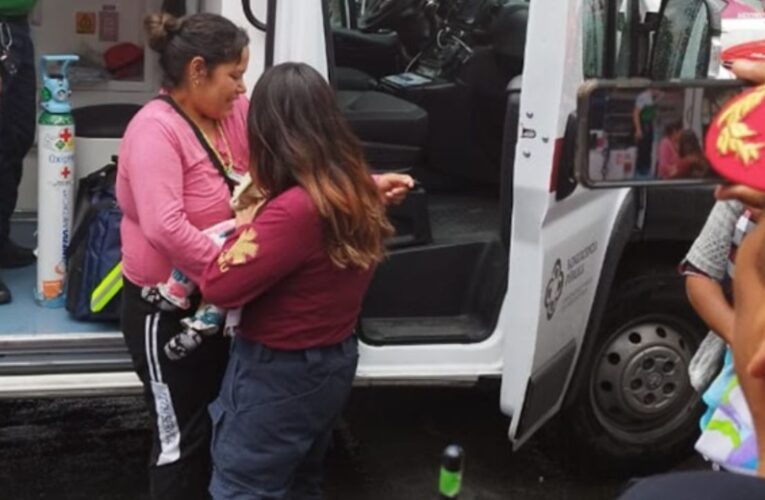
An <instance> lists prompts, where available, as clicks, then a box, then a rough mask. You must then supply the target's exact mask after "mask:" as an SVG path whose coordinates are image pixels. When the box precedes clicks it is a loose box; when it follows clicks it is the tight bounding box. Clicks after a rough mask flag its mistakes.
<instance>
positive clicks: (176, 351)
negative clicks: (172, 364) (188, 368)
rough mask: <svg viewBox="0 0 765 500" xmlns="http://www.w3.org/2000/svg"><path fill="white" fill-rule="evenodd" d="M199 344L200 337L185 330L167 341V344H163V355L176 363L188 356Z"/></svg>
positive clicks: (196, 333) (197, 333)
mask: <svg viewBox="0 0 765 500" xmlns="http://www.w3.org/2000/svg"><path fill="white" fill-rule="evenodd" d="M201 343H202V336H201V335H200V334H199V332H195V331H193V330H186V331H184V332H181V333H179V334H178V335H176V336H174V337H173V338H171V339H170V340H168V341H167V344H165V354H166V355H167V357H168V358H169V359H171V360H173V361H177V360H179V359H181V358H185V357H186V356H188V355H189V353H190V352H191V351H193V350H194V349H196V348H197V347H199V345H200V344H201Z"/></svg>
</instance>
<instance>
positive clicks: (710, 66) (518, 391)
mask: <svg viewBox="0 0 765 500" xmlns="http://www.w3.org/2000/svg"><path fill="white" fill-rule="evenodd" d="M624 1H625V2H631V0H624ZM614 4H616V5H614ZM720 5H721V4H719V2H716V1H715V0H708V1H705V2H698V1H696V0H664V1H663V2H662V4H661V10H660V11H659V13H658V16H657V17H656V18H654V19H655V20H656V21H658V22H656V21H654V22H653V23H652V25H653V26H654V27H653V30H654V31H655V32H654V33H652V34H651V37H650V39H651V40H652V41H653V47H651V58H650V63H649V67H648V68H647V71H646V72H645V73H643V72H640V73H636V72H633V71H632V70H631V69H630V70H629V71H628V72H627V73H622V72H620V71H619V65H618V64H617V65H614V63H613V61H619V60H622V58H621V57H619V55H620V54H621V52H622V51H624V50H631V48H632V47H630V46H629V45H628V46H625V45H624V43H625V41H627V43H629V41H630V40H631V39H634V38H633V37H625V36H621V37H620V36H618V33H617V30H618V29H624V28H625V27H627V28H630V29H635V26H636V25H635V24H633V23H632V22H627V23H624V22H616V20H617V14H618V13H619V12H626V13H630V12H637V11H639V9H632V8H627V9H621V8H620V6H619V3H618V2H609V1H605V0H581V1H571V2H564V3H563V5H560V3H558V2H556V4H555V7H553V5H552V3H550V4H549V5H548V4H547V3H546V2H545V1H543V0H538V1H536V2H534V3H532V4H531V18H530V26H529V39H528V45H527V53H528V55H527V57H526V60H527V61H529V62H530V65H528V66H527V67H526V68H525V70H524V85H523V91H522V96H521V106H520V113H519V130H520V133H519V138H518V143H517V151H518V152H517V154H516V155H515V164H514V168H515V177H514V182H515V184H514V187H513V192H514V193H515V199H514V207H513V221H512V232H511V241H512V243H511V248H512V252H511V255H510V279H509V282H510V291H509V293H508V297H509V298H511V299H508V300H509V303H508V304H507V306H506V307H505V308H504V309H503V314H504V315H505V316H506V318H503V321H502V324H503V325H512V330H508V331H506V332H505V345H504V367H503V379H502V393H501V407H502V409H503V411H504V412H506V413H507V414H508V415H510V416H511V417H512V421H511V424H510V429H509V436H510V439H511V440H512V441H513V443H514V445H516V446H517V445H518V444H520V443H522V442H523V441H525V440H526V439H528V437H530V436H531V435H532V433H533V432H534V430H536V429H537V428H539V427H540V426H541V425H542V424H543V423H544V422H545V421H546V420H547V419H549V418H550V417H551V416H552V415H554V414H555V413H556V411H557V410H558V409H559V408H561V406H562V405H564V404H566V409H567V412H568V410H569V409H574V410H575V411H571V412H570V413H569V414H568V415H567V419H566V422H567V425H568V426H570V427H571V428H572V429H575V431H573V432H572V434H571V438H572V439H577V440H578V442H579V443H581V444H584V445H588V446H589V447H590V448H591V449H592V450H595V451H597V453H593V454H592V456H593V457H597V456H601V457H602V456H608V458H609V460H611V461H612V462H618V461H621V462H622V463H621V464H614V465H625V464H627V463H629V462H635V461H640V458H641V457H644V456H645V453H646V451H647V450H651V453H652V455H656V456H661V457H662V458H667V459H668V458H669V457H670V456H672V455H676V454H677V451H678V450H683V449H688V446H689V445H690V443H691V442H692V440H693V439H694V433H695V426H694V425H693V422H694V421H695V420H696V419H697V415H698V410H699V408H698V397H697V396H696V395H695V394H694V393H693V391H692V389H691V388H690V387H689V383H688V380H687V363H688V362H689V360H690V357H691V355H692V352H693V350H694V348H695V346H696V345H698V342H699V340H700V338H701V336H702V335H703V334H704V333H705V330H704V329H703V328H699V325H697V324H696V323H695V322H696V319H695V316H694V315H693V313H692V311H691V310H690V308H689V306H688V304H687V300H686V299H685V297H684V293H683V287H682V280H680V279H679V278H678V275H677V272H676V265H677V263H678V262H679V261H680V259H681V258H682V256H683V255H684V252H685V249H687V244H689V243H690V242H688V241H685V240H680V239H678V240H677V243H682V244H686V246H685V247H684V248H682V246H681V245H679V246H680V250H678V252H677V255H676V254H674V253H672V252H671V251H670V250H669V248H670V247H668V246H664V247H657V249H658V250H660V251H659V252H658V254H662V252H664V258H662V259H657V258H656V257H653V259H654V260H651V259H652V258H651V257H650V256H649V255H647V254H643V253H642V252H640V251H639V250H640V249H641V248H651V247H639V246H629V245H634V241H635V240H640V239H641V238H647V235H648V234H649V233H648V232H646V231H645V228H646V227H647V225H648V224H649V223H650V222H651V220H650V219H651V218H654V219H655V218H656V217H657V216H658V215H657V210H658V211H660V210H661V207H665V208H666V207H672V206H674V205H672V204H671V203H670V204H667V203H663V204H662V203H661V199H660V198H661V197H660V196H657V195H658V194H659V191H658V190H657V191H655V192H647V191H645V190H642V189H633V190H626V189H613V190H601V191H588V190H585V189H583V188H582V187H577V186H575V183H574V182H573V181H571V180H570V179H569V176H570V174H571V172H572V171H573V167H572V163H573V159H574V158H575V156H576V155H575V149H576V144H575V142H576V141H575V139H574V138H575V136H576V126H575V123H576V118H575V116H574V114H573V113H574V112H575V102H574V101H575V99H576V96H577V93H578V89H579V87H580V85H581V84H582V83H583V81H584V79H589V78H599V79H611V78H617V77H629V76H649V77H650V78H651V79H652V80H656V81H663V80H672V79H678V78H705V77H708V76H716V75H717V74H718V72H719V69H720V50H721V49H724V48H725V46H726V44H725V42H721V40H720V38H721V33H722V35H723V38H725V34H726V23H725V21H726V19H725V17H724V15H723V16H722V23H721V22H720V19H721V16H720ZM545 7H547V9H545ZM555 8H557V9H561V8H562V10H563V12H562V15H561V17H560V18H558V17H557V16H556V17H553V16H551V15H549V12H552V11H553V10H554V9H555ZM545 13H546V14H545ZM569 20H576V21H569ZM572 22H576V23H578V24H579V26H580V27H579V30H578V33H577V36H576V40H575V41H570V42H569V43H565V44H549V43H546V41H547V40H549V34H550V33H567V34H568V36H569V38H568V39H569V40H571V37H573V34H574V33H575V30H576V28H573V27H572V26H571V24H570V23H572ZM635 22H636V23H638V24H637V27H638V29H641V30H645V29H646V25H645V23H643V21H642V20H641V19H637V20H635ZM721 26H722V30H721ZM729 39H731V40H732V39H733V37H729ZM542 40H545V42H542ZM617 40H620V41H621V43H618V42H617ZM626 59H627V60H630V58H629V57H627V58H626ZM629 66H631V65H629ZM638 66H639V65H638ZM557 67H560V68H562V69H561V70H560V71H561V74H558V73H557V70H554V69H553V68H557ZM543 86H544V88H543ZM611 104H612V105H613V103H611ZM623 108H624V109H621V108H620V109H618V110H616V111H615V112H619V113H626V114H627V116H630V115H631V114H632V113H634V110H635V108H636V103H635V102H634V101H625V103H624V106H623ZM596 128H597V127H596ZM625 134H626V136H625V149H624V151H625V153H624V154H625V155H628V154H629V151H628V150H629V147H628V146H631V147H635V138H634V137H633V135H632V134H633V132H632V131H629V130H627V131H626V132H625ZM556 137H557V138H559V139H558V140H557V141H556V140H555V138H556ZM590 139H591V141H598V137H593V136H591V137H590ZM584 143H588V141H584ZM589 146H590V147H591V149H590V150H591V151H596V150H597V147H594V148H592V144H589ZM612 149H613V148H612ZM596 153H597V151H596ZM604 158H605V156H603V155H600V154H599V153H597V154H596V158H593V159H592V160H591V162H590V166H592V164H593V163H595V164H597V161H598V160H599V161H601V162H603V161H608V162H613V161H614V160H613V155H610V156H608V160H605V159H604ZM638 163H639V160H638V159H637V158H635V159H632V160H629V161H624V162H623V164H624V170H625V174H629V176H630V177H629V178H632V176H634V172H635V171H639V169H641V168H647V169H648V172H650V171H651V169H653V168H655V165H654V162H653V161H648V162H644V163H643V162H640V164H638ZM609 164H610V163H609ZM548 165H552V167H551V168H550V167H548ZM548 169H549V170H548ZM600 170H601V169H599V171H600ZM627 170H630V172H627ZM550 171H552V175H550V176H549V179H550V182H549V193H548V192H545V187H546V186H545V180H546V179H545V174H546V173H548V172H550ZM602 171H603V172H606V171H607V172H609V173H611V172H618V171H617V170H616V169H613V168H611V167H609V168H608V169H605V168H604V169H602ZM646 173H647V172H646ZM604 175H605V174H604ZM608 179H609V180H614V179H611V178H610V177H609V178H608ZM685 195H688V193H685ZM701 195H703V196H705V197H706V198H705V199H711V198H710V197H711V194H710V193H709V192H706V193H701ZM675 196H677V194H676V195H675ZM677 199H678V198H675V202H674V203H677ZM681 199H682V198H681ZM697 206H698V205H697ZM646 207H648V209H646ZM651 209H653V212H651ZM665 211H666V210H665ZM647 219H649V220H647ZM685 229H686V228H685V227H683V226H682V224H678V225H677V227H675V228H674V229H673V230H674V231H675V232H678V231H683V230H685ZM695 234H696V233H694V235H693V236H692V237H691V241H692V238H693V237H695ZM636 237H637V238H636ZM632 248H637V249H638V251H635V252H632V251H629V250H628V251H625V249H632ZM676 285H681V286H676ZM626 292H629V293H626ZM659 366H661V367H663V369H664V370H665V372H661V371H660V370H658V368H657V367H659ZM568 403H572V404H571V405H569V404H568ZM581 408H584V409H583V410H582V409H581ZM577 419H578V420H577ZM585 434H586V436H585ZM656 463H659V461H658V460H657V461H656Z"/></svg>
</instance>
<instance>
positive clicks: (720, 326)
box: [685, 275, 734, 344]
mask: <svg viewBox="0 0 765 500" xmlns="http://www.w3.org/2000/svg"><path fill="white" fill-rule="evenodd" d="M685 291H686V293H687V294H688V300H689V301H690V303H691V305H692V306H693V309H694V310H695V311H696V313H697V314H698V315H699V316H701V319H703V320H704V323H706V324H707V326H708V327H709V328H710V330H712V331H714V332H715V333H717V334H718V335H719V336H720V337H721V338H722V339H723V340H724V341H725V342H727V343H728V344H730V343H731V342H733V319H734V312H733V308H732V307H731V305H730V304H729V303H728V300H727V299H726V298H725V295H724V294H723V291H722V287H721V286H720V284H719V283H717V282H716V281H714V280H712V279H709V278H707V277H705V276H696V275H691V276H688V277H687V278H686V280H685Z"/></svg>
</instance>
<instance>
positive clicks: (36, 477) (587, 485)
mask: <svg viewBox="0 0 765 500" xmlns="http://www.w3.org/2000/svg"><path fill="white" fill-rule="evenodd" d="M564 429H565V427H564V426H558V427H555V426H554V428H553V429H548V430H547V431H546V432H545V433H543V435H542V436H538V437H535V438H534V439H533V440H531V442H529V443H528V444H527V445H525V446H524V447H522V448H521V449H520V450H519V451H517V452H515V453H513V452H512V451H511V449H510V445H509V442H508V441H507V438H506V433H507V420H506V419H505V418H504V417H503V416H502V415H500V413H499V411H498V400H497V394H496V392H494V391H482V390H475V389H432V388H416V389H412V388H373V389H370V388H363V389H357V390H356V391H355V392H354V394H353V396H352V398H351V402H350V404H349V407H348V410H347V412H346V418H345V420H344V422H343V423H342V424H341V425H340V426H339V428H338V431H337V432H336V433H335V434H336V435H335V442H334V446H333V449H332V450H331V452H330V454H329V456H328V460H327V484H326V489H327V498H328V499H330V500H383V499H384V500H429V499H435V498H437V496H436V494H435V491H436V482H437V471H438V459H439V455H440V453H441V451H442V450H443V448H444V447H445V446H446V445H447V444H449V443H451V442H457V443H460V444H461V445H462V446H463V447H464V448H465V450H466V468H465V478H464V488H463V494H462V495H461V496H460V499H461V500H500V499H503V500H505V499H528V500H536V499H566V500H580V499H581V500H584V499H587V500H599V499H612V498H615V496H616V495H617V494H618V492H619V491H620V489H621V488H622V487H623V484H624V482H625V481H624V479H623V478H613V477H609V476H607V475H605V474H598V473H594V474H589V475H587V476H583V475H580V474H575V473H573V472H572V471H571V468H570V465H571V464H570V463H567V458H566V455H565V454H564V453H562V452H561V451H560V450H559V449H557V446H556V443H563V442H565V441H566V436H565V430H564ZM149 446H150V434H149V432H148V419H147V414H146V412H145V411H144V409H143V402H142V400H141V399H140V398H132V397H131V398H99V399H63V400H37V401H28V400H23V401H0V498H2V499H4V500H5V499H8V500H16V499H19V500H26V499H56V500H58V499H88V500H94V499H104V500H118V499H119V500H122V499H125V500H141V499H146V498H147V495H146V491H147V482H146V474H145V464H146V459H147V456H148V453H149ZM700 465H701V464H700V460H698V459H694V458H691V459H690V460H689V461H687V462H686V463H684V464H681V465H680V467H681V468H696V467H699V466H700Z"/></svg>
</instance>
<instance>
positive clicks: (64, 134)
mask: <svg viewBox="0 0 765 500" xmlns="http://www.w3.org/2000/svg"><path fill="white" fill-rule="evenodd" d="M58 136H59V137H60V138H61V139H63V140H64V142H69V139H71V138H72V133H71V132H69V129H68V128H65V129H64V131H63V132H61V133H60V134H59V135H58Z"/></svg>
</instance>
